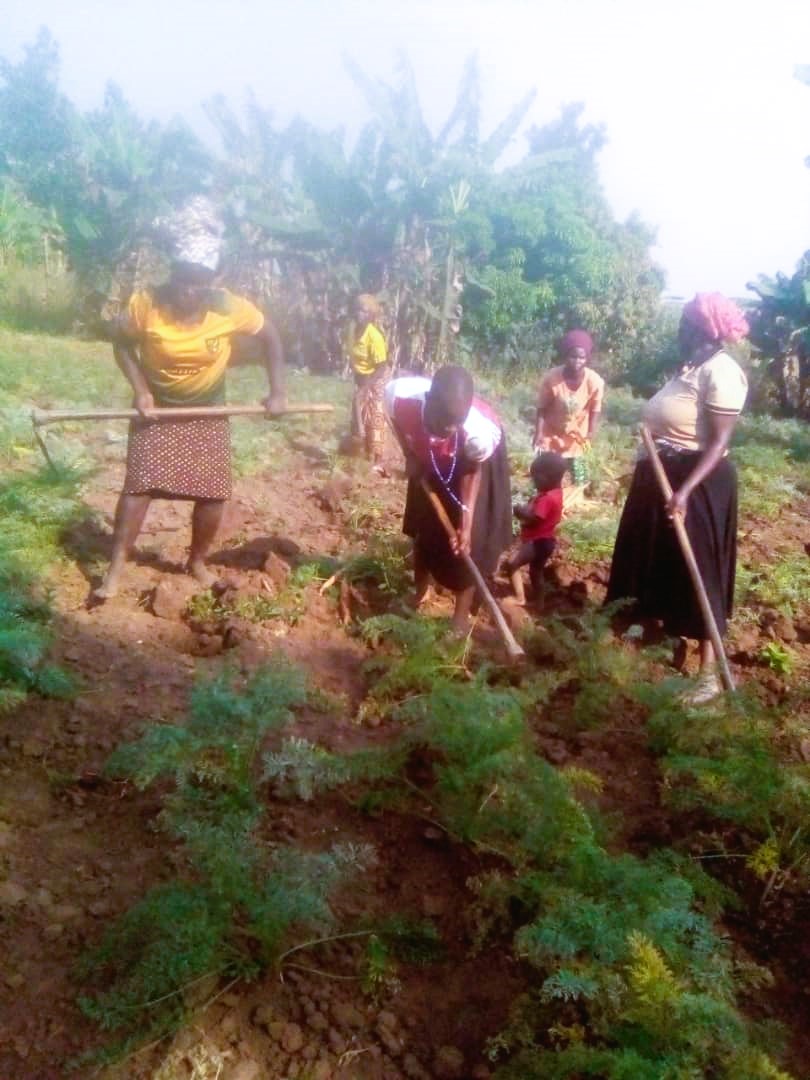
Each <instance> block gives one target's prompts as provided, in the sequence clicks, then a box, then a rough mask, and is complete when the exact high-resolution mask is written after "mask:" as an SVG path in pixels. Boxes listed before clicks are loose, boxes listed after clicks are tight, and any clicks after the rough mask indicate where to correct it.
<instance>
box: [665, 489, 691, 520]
mask: <svg viewBox="0 0 810 1080" xmlns="http://www.w3.org/2000/svg"><path fill="white" fill-rule="evenodd" d="M689 495H690V492H689V491H688V490H687V489H686V488H681V489H680V490H679V491H673V493H672V496H671V497H670V500H669V502H668V503H667V517H668V518H669V519H670V521H672V519H673V518H674V517H675V515H676V514H677V515H678V516H679V517H680V519H681V521H686V505H687V502H688V500H689Z"/></svg>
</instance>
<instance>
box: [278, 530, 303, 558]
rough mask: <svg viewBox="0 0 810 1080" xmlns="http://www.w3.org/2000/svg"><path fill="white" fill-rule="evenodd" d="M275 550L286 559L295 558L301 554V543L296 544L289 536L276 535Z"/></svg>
mask: <svg viewBox="0 0 810 1080" xmlns="http://www.w3.org/2000/svg"><path fill="white" fill-rule="evenodd" d="M272 547H273V551H275V552H277V553H278V554H279V555H281V556H283V557H284V558H285V559H294V558H295V557H296V556H297V555H300V554H301V545H300V544H296V542H295V541H294V540H290V538H289V537H288V536H274V537H273V539H272Z"/></svg>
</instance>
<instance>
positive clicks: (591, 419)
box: [588, 409, 602, 442]
mask: <svg viewBox="0 0 810 1080" xmlns="http://www.w3.org/2000/svg"><path fill="white" fill-rule="evenodd" d="M601 419H602V413H601V410H599V409H593V410H592V411H591V412H590V413H589V414H588V442H593V437H594V435H595V434H596V431H597V428H598V427H599V421H600V420H601Z"/></svg>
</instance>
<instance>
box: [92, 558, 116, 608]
mask: <svg viewBox="0 0 810 1080" xmlns="http://www.w3.org/2000/svg"><path fill="white" fill-rule="evenodd" d="M122 570H123V567H121V566H115V565H114V564H113V565H112V566H110V568H109V570H108V571H107V573H106V574H105V575H104V580H103V581H102V583H101V584H100V585H99V586H97V587H96V588H95V589H93V591H92V592H91V593H90V600H92V601H94V602H95V603H102V602H103V601H104V600H112V598H113V597H114V596H117V595H118V587H119V585H120V584H121V571H122Z"/></svg>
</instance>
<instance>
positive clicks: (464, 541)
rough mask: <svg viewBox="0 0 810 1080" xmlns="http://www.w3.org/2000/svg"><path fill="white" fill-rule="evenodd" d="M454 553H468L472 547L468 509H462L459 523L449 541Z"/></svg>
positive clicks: (470, 516)
mask: <svg viewBox="0 0 810 1080" xmlns="http://www.w3.org/2000/svg"><path fill="white" fill-rule="evenodd" d="M450 547H451V549H452V551H453V554H454V555H469V554H470V551H471V549H472V515H471V514H470V512H469V510H463V511H462V520H461V525H460V527H459V528H458V530H457V531H456V535H455V536H454V537H453V539H452V540H451V541H450Z"/></svg>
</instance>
